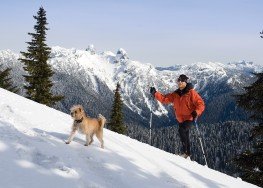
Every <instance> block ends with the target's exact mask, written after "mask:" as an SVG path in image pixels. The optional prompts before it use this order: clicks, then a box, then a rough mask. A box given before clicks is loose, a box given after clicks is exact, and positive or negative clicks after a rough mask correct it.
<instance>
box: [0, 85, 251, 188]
mask: <svg viewBox="0 0 263 188" xmlns="http://www.w3.org/2000/svg"><path fill="white" fill-rule="evenodd" d="M0 96H1V100H0V167H1V168H0V173H1V178H0V187H4V188H15V187H19V188H35V187H38V188H44V187H45V188H46V187H48V188H57V187H63V188H75V187H76V188H88V187H97V188H106V187H107V188H110V187H114V188H118V187H144V188H148V187H149V188H155V187H156V188H157V187H158V188H159V187H164V188H166V187H167V188H169V187H173V188H174V187H194V188H198V187H200V188H205V187H209V188H211V187H215V188H220V187H239V188H242V187H244V188H250V187H251V188H252V187H256V186H254V185H252V184H249V183H246V182H244V181H242V180H241V179H240V178H233V177H231V176H228V175H225V174H223V173H220V172H217V171H215V170H212V169H209V168H208V167H206V166H202V165H200V164H197V163H196V162H193V161H190V160H186V159H184V158H182V157H179V156H177V155H174V154H170V153H167V152H165V151H162V150H159V149H157V148H154V147H151V146H149V145H147V144H143V143H140V142H138V141H136V140H133V139H131V138H129V137H126V136H124V135H119V134H117V133H114V132H111V131H109V130H107V129H104V141H105V149H101V148H100V147H99V142H98V141H97V140H96V139H95V141H94V143H93V144H92V145H91V146H89V147H85V146H84V143H85V136H83V135H81V134H78V135H77V136H76V138H75V139H74V140H73V142H72V143H71V144H70V145H66V144H65V143H64V141H65V140H66V139H67V137H68V135H69V132H70V128H71V123H72V119H71V118H70V116H69V115H68V114H64V113H62V112H59V111H56V110H54V109H52V108H49V107H47V106H45V105H42V104H38V103H35V102H33V101H30V100H28V99H26V98H23V97H21V96H18V95H16V94H13V93H10V92H8V91H6V90H3V89H0Z"/></svg>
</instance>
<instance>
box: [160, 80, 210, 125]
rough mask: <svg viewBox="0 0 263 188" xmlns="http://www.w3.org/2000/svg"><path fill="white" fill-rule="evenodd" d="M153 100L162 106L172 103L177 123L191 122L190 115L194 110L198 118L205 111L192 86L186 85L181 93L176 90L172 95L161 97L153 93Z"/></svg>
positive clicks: (203, 104)
mask: <svg viewBox="0 0 263 188" xmlns="http://www.w3.org/2000/svg"><path fill="white" fill-rule="evenodd" d="M155 98H156V99H157V100H158V101H160V102H161V103H163V104H169V103H173V107H174V111H175V116H176V119H177V120H178V121H179V123H182V122H184V121H186V120H190V121H193V117H192V115H191V113H192V112H193V111H194V110H195V111H196V112H197V115H198V116H200V115H201V114H202V112H203V111H204V109H205V103H204V101H203V99H202V98H201V97H200V95H199V94H198V93H197V92H196V91H195V90H194V89H193V87H192V84H189V83H188V84H187V86H186V88H185V89H184V90H182V91H180V90H179V89H177V90H176V91H174V92H173V93H169V94H166V95H163V94H162V93H160V92H158V91H157V92H156V93H155Z"/></svg>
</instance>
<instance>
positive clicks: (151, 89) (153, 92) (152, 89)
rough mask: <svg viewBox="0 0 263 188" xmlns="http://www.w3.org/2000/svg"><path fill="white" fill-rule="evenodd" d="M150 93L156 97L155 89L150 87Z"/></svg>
mask: <svg viewBox="0 0 263 188" xmlns="http://www.w3.org/2000/svg"><path fill="white" fill-rule="evenodd" d="M150 93H151V94H152V96H154V95H155V93H156V89H155V87H150Z"/></svg>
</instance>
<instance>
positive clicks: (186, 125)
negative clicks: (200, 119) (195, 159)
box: [178, 121, 193, 155]
mask: <svg viewBox="0 0 263 188" xmlns="http://www.w3.org/2000/svg"><path fill="white" fill-rule="evenodd" d="M192 123H193V122H192V121H184V122H183V123H179V130H178V131H179V136H180V139H181V142H182V145H183V146H182V153H184V154H187V155H191V152H190V138H189V131H190V128H191V125H192Z"/></svg>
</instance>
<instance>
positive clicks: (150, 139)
mask: <svg viewBox="0 0 263 188" xmlns="http://www.w3.org/2000/svg"><path fill="white" fill-rule="evenodd" d="M151 98H152V104H151V109H150V110H151V115H150V122H149V123H150V138H149V142H150V145H152V117H153V112H152V109H153V100H154V98H153V96H152V97H151Z"/></svg>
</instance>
